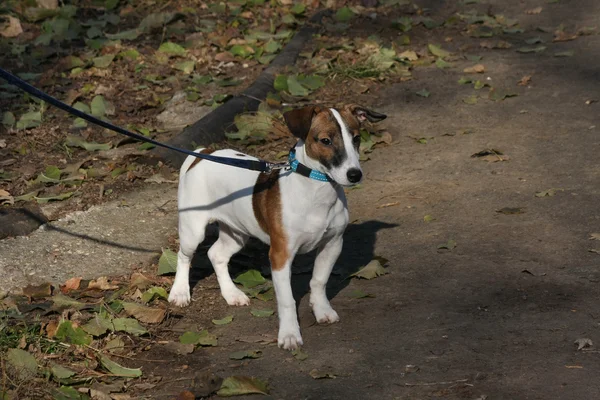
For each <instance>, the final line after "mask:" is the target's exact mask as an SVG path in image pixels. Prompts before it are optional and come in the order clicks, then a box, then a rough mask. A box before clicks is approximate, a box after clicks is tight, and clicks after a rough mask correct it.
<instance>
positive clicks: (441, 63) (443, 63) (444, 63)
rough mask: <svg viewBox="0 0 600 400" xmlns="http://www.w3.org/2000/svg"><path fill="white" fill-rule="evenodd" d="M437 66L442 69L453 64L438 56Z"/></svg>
mask: <svg viewBox="0 0 600 400" xmlns="http://www.w3.org/2000/svg"><path fill="white" fill-rule="evenodd" d="M435 66H436V67H438V68H440V69H446V68H452V67H453V65H452V64H450V63H449V62H447V61H444V59H442V58H438V59H437V60H435Z"/></svg>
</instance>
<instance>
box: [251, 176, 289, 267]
mask: <svg viewBox="0 0 600 400" xmlns="http://www.w3.org/2000/svg"><path fill="white" fill-rule="evenodd" d="M252 210H253V211H254V217H255V218H256V220H257V221H258V225H259V226H260V227H261V229H262V230H263V231H265V232H266V233H267V234H268V235H269V238H270V239H271V249H270V250H269V259H270V260H271V269H273V270H275V271H277V270H280V269H282V268H283V267H284V266H285V263H286V262H287V260H288V258H289V252H288V248H287V235H286V233H285V229H284V227H283V215H282V204H281V191H280V188H279V171H273V172H271V173H270V174H269V175H267V174H260V175H258V178H257V179H256V184H255V185H254V193H253V194H252Z"/></svg>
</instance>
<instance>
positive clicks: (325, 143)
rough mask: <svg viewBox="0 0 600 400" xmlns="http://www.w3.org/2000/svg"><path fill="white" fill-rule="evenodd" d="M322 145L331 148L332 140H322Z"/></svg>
mask: <svg viewBox="0 0 600 400" xmlns="http://www.w3.org/2000/svg"><path fill="white" fill-rule="evenodd" d="M321 143H323V144H324V145H325V146H329V145H331V140H329V138H323V139H321Z"/></svg>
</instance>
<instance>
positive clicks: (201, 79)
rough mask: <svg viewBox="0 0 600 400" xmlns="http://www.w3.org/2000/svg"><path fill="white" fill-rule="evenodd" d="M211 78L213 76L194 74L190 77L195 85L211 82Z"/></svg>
mask: <svg viewBox="0 0 600 400" xmlns="http://www.w3.org/2000/svg"><path fill="white" fill-rule="evenodd" d="M212 80H213V78H212V76H210V75H194V77H193V78H192V83H194V84H196V85H207V84H209V83H211V82H212Z"/></svg>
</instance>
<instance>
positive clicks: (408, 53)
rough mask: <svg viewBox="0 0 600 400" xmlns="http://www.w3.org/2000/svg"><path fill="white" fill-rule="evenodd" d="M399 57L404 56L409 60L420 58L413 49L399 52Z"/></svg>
mask: <svg viewBox="0 0 600 400" xmlns="http://www.w3.org/2000/svg"><path fill="white" fill-rule="evenodd" d="M398 58H404V59H406V60H408V61H417V60H418V59H419V56H418V55H417V53H416V52H414V51H412V50H406V51H403V52H402V53H400V54H398Z"/></svg>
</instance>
